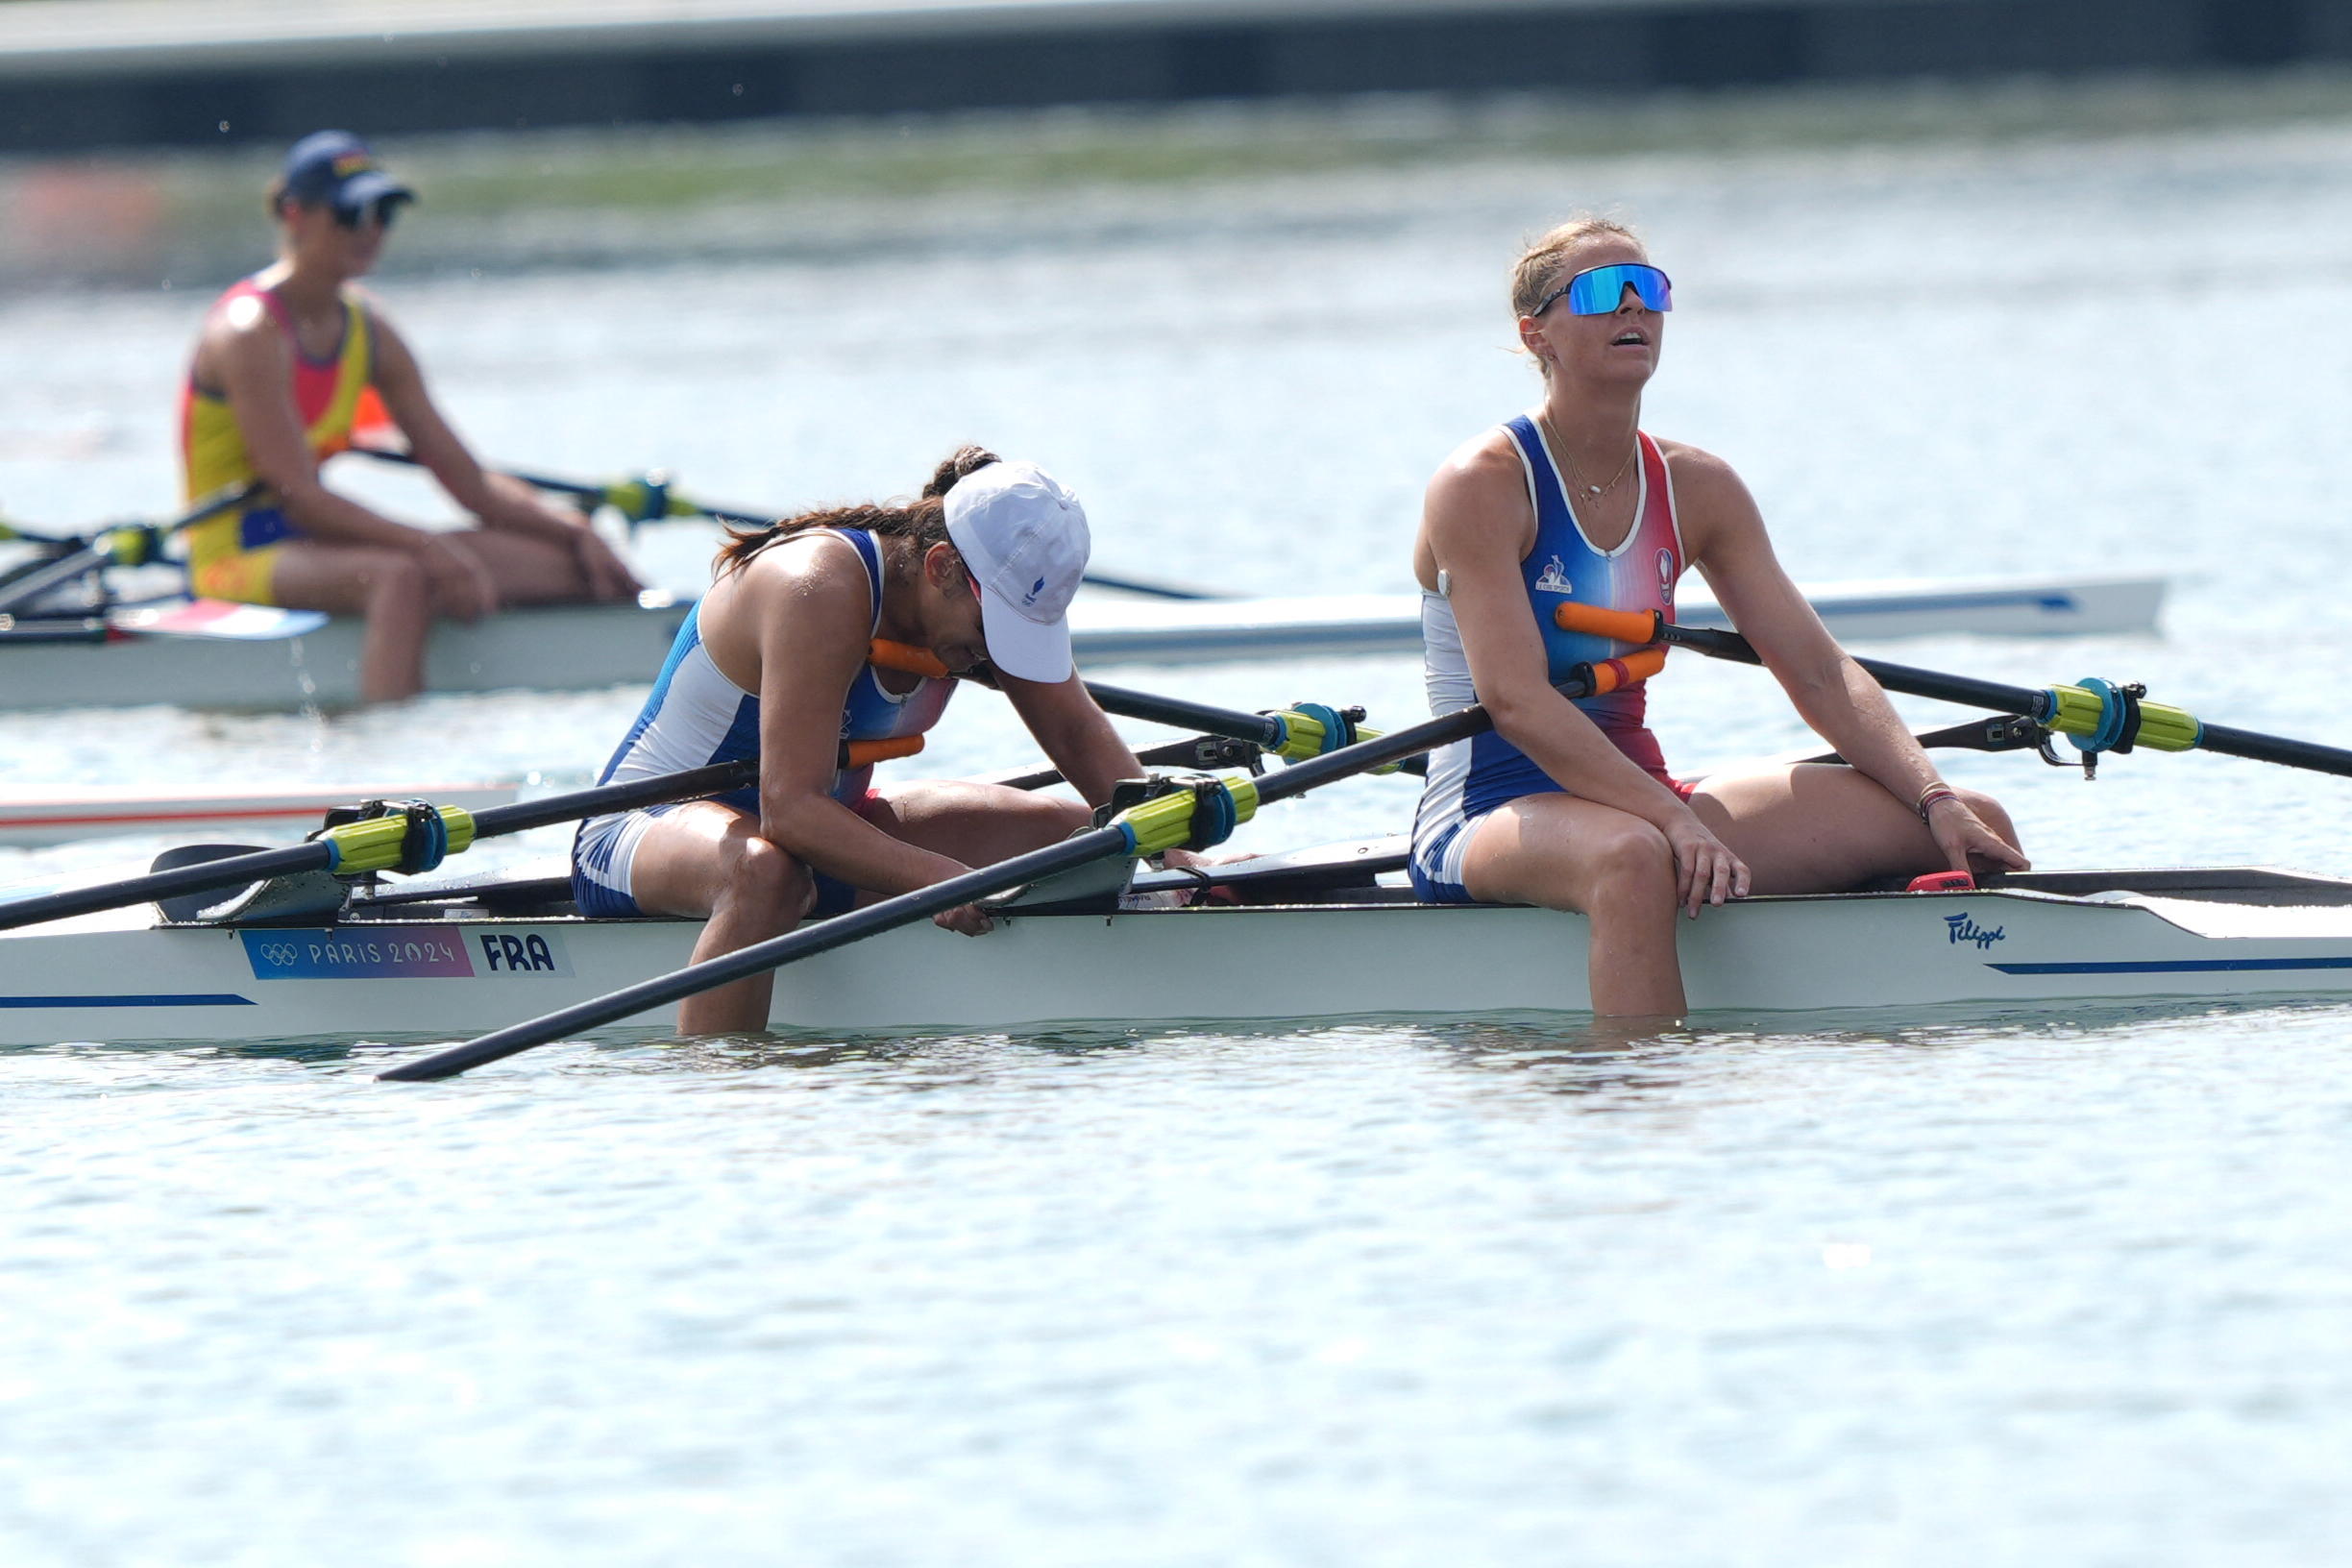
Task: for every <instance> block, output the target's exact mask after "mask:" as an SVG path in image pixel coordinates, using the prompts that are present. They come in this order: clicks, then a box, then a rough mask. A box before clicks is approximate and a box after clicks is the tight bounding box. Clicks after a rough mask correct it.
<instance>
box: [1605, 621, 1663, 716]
mask: <svg viewBox="0 0 2352 1568" xmlns="http://www.w3.org/2000/svg"><path fill="white" fill-rule="evenodd" d="M1605 613H1607V614H1612V615H1614V614H1620V613H1623V612H1620V611H1614V610H1612V611H1607V612H1605ZM1590 668H1591V670H1592V678H1593V689H1592V695H1593V696H1595V697H1599V696H1601V695H1602V694H1603V693H1605V692H1614V691H1620V690H1622V689H1624V688H1625V687H1628V686H1630V685H1632V684H1633V683H1634V682H1635V681H1637V680H1648V679H1649V678H1650V677H1651V676H1652V675H1654V674H1657V673H1658V672H1659V671H1660V670H1663V669H1665V668H1666V650H1665V649H1662V648H1645V649H1641V650H1640V651H1638V652H1634V653H1628V654H1627V655H1626V656H1625V657H1624V658H1622V659H1595V660H1594V661H1593V662H1592V664H1591V666H1590Z"/></svg>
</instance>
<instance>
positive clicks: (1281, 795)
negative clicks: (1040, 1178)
mask: <svg viewBox="0 0 2352 1568" xmlns="http://www.w3.org/2000/svg"><path fill="white" fill-rule="evenodd" d="M1664 662H1665V656H1664V655H1663V654H1658V653H1648V654H1644V653H1636V654H1633V655H1631V656H1629V657H1628V658H1625V659H1616V660H1610V661H1608V662H1607V663H1605V664H1604V665H1601V666H1598V667H1596V666H1592V665H1580V666H1578V667H1577V669H1576V670H1575V671H1574V672H1573V673H1572V674H1571V675H1570V677H1569V679H1568V680H1566V681H1565V682H1563V683H1562V684H1561V685H1560V687H1559V690H1560V691H1561V693H1562V694H1564V695H1566V696H1568V697H1586V696H1591V695H1594V694H1597V693H1600V692H1605V691H1609V690H1612V689H1614V688H1615V687H1616V686H1617V685H1619V684H1621V683H1623V682H1625V681H1629V680H1639V679H1641V678H1643V677H1645V676H1647V675H1649V674H1654V673H1656V671H1657V670H1658V669H1659V668H1660V667H1661V666H1662V665H1663V664H1664ZM1493 724H1494V720H1493V719H1492V718H1491V717H1489V716H1488V714H1487V712H1486V710H1485V709H1484V708H1483V707H1481V706H1478V705H1476V704H1473V705H1471V706H1469V707H1466V708H1463V709H1461V710H1459V711H1458V712H1456V713H1450V714H1447V715H1445V716H1444V717H1442V718H1437V719H1432V720H1429V721H1427V722H1426V723H1418V724H1413V725H1410V726H1409V727H1408V728H1405V729H1401V730H1398V731H1397V732H1396V733H1394V734H1392V735H1383V736H1380V737H1379V738H1377V739H1374V740H1369V741H1360V742H1358V743H1357V744H1356V745H1354V746H1350V747H1342V748H1341V749H1339V750H1336V751H1327V752H1325V753H1323V754H1322V755H1321V756H1316V757H1310V758H1308V759H1307V760H1306V761H1304V762H1302V763H1300V764H1299V765H1298V766H1297V767H1295V768H1289V769H1286V770H1284V771H1283V772H1279V773H1271V774H1268V775H1266V776H1264V777H1262V778H1250V777H1247V776H1235V777H1229V778H1224V779H1215V780H1208V781H1205V782H1206V784H1207V785H1208V786H1213V788H1193V789H1181V788H1180V789H1177V790H1174V791H1171V792H1170V793H1168V794H1166V795H1163V796H1157V797H1156V798H1153V799H1150V800H1146V801H1144V802H1143V803H1142V804H1141V805H1139V806H1132V807H1130V808H1129V809H1128V810H1126V811H1124V812H1121V813H1120V814H1119V815H1118V816H1117V817H1116V818H1114V819H1113V820H1112V821H1111V822H1110V823H1109V824H1108V825H1106V826H1103V827H1098V828H1094V829H1091V830H1090V831H1088V832H1084V833H1080V834H1077V835H1075V836H1073V837H1071V838H1067V839H1065V840H1063V841H1062V842H1061V843H1060V844H1056V845H1047V846H1046V847H1045V848H1042V849H1035V850H1032V851H1030V852H1029V853H1028V854H1025V855H1016V856H1014V857H1013V858H1012V859H1010V860H1004V861H998V862H997V863H996V864H994V865H992V866H983V867H981V868H979V869H978V870H970V871H967V872H965V873H964V874H963V875H962V876H953V877H949V878H948V879H947V880H946V881H944V882H935V883H933V884H932V885H931V886H930V887H927V888H918V889H917V890H916V891H914V892H913V893H902V894H898V895H897V896H896V897H894V898H885V899H883V900H882V901H881V902H879V903H874V904H869V905H867V906H866V907H865V908H864V909H857V910H852V911H850V912H849V913H848V914H846V915H837V916H835V917H834V918H833V919H829V920H821V921H819V922H817V923H816V924H815V925H812V926H807V927H804V928H802V929H800V930H797V931H791V932H787V933H786V934H784V935H783V936H780V937H773V938H771V939H770V940H768V941H766V942H760V943H752V944H751V945H750V946H748V947H745V948H741V949H739V950H737V951H735V952H732V953H727V954H724V955H723V956H721V957H719V958H713V959H705V960H704V961H703V962H701V963H699V964H690V965H688V966H687V967H686V968H682V969H679V970H677V971H676V972H674V973H672V974H666V975H660V976H657V977H655V978H654V979H651V980H647V981H643V982H641V983H639V984H637V985H634V986H626V987H624V988H623V989H621V990H619V991H616V992H608V993H607V994H605V995H602V996H599V997H596V998H594V999H593V1000H590V1001H585V1002H580V1003H577V1004H576V1005H574V1006H572V1007H567V1008H563V1009H561V1010H559V1011H557V1012H554V1013H550V1014H548V1015H547V1016H546V1017H538V1018H532V1019H530V1020H528V1021H527V1022H524V1023H518V1024H514V1025H511V1026H510V1027H508V1028H504V1029H501V1030H498V1031H497V1032H495V1033H493V1034H488V1035H484V1036H482V1037H481V1038H479V1039H478V1040H471V1041H466V1042H465V1043H464V1044H462V1045H453V1046H452V1047H450V1048H449V1049H448V1050H446V1051H441V1052H438V1053H437V1054H435V1055H432V1056H429V1057H424V1058H422V1059H420V1060H418V1061H415V1062H410V1063H406V1064H404V1065H403V1066H397V1067H393V1068H391V1069H390V1070H389V1071H386V1072H382V1073H379V1074H378V1075H377V1076H378V1077H380V1078H382V1079H384V1080H387V1081H391V1082H401V1083H414V1082H423V1081H429V1080H432V1079H437V1078H450V1077H454V1076H455V1075H456V1074H458V1073H461V1072H465V1071H468V1070H470V1069H472V1068H475V1067H478V1066H482V1065H483V1064H485V1063H489V1062H497V1061H500V1060H502V1059H503V1058H505V1057H509V1056H513V1055H515V1054H517V1053H518V1052H521V1051H527V1050H529V1049H530V1048H531V1047H532V1046H534V1045H544V1044H547V1043H548V1042H549V1041H555V1040H562V1039H565V1038H567V1037H568V1036H571V1035H575V1034H577V1033H578V1032H580V1031H582V1030H586V1029H596V1028H600V1027H602V1026H603V1025H605V1024H608V1023H612V1022H614V1021H616V1020H617V1019H621V1018H625V1017H630V1016H631V1015H633V1014H637V1013H643V1012H646V1011H647V1010H649V1009H650V1008H656V1007H663V1006H667V1005H668V1004H670V1003H672V1002H676V1001H681V1000H683V999H684V998H686V997H688V996H692V995H696V994H697V993H698V992H705V991H709V990H711V989H712V988H714V987H717V986H723V985H728V984H730V983H732V982H734V981H737V980H744V979H748V978H749V977H750V976H752V975H755V974H763V973H766V972H768V971H769V970H772V969H778V968H783V967H784V966H785V965H787V964H792V963H796V962H797V961H798V960H800V959H804V958H812V957H815V956H816V955H817V954H819V953H824V952H830V951H832V950H833V949H834V948H836V947H843V946H846V945H848V944H849V943H853V942H858V941H861V940H863V939H865V938H867V937H873V936H879V935H881V934H882V933H883V932H885V931H893V930H895V929H897V928H898V927H900V926H902V925H912V924H914V923H915V922H916V921H918V920H923V919H930V918H931V917H932V916H934V915H937V914H939V913H940V912H941V911H943V910H949V909H954V908H955V907H957V906H958V905H960V904H968V903H973V902H976V901H978V900H980V899H982V898H988V897H992V896H993V895H995V894H1000V893H1005V892H1008V891H1010V890H1011V889H1014V888H1017V887H1019V886H1021V885H1023V884H1024V883H1029V882H1036V881H1041V880H1042V879H1043V878H1045V877H1048V876H1058V875H1060V874H1061V873H1062V872H1064V871H1070V870H1077V869H1078V868H1079V867H1081V866H1089V865H1092V864H1093V863H1095V862H1096V861H1104V860H1110V859H1112V858H1114V857H1120V856H1123V857H1126V858H1129V859H1135V858H1138V857H1140V856H1143V855H1152V854H1158V853H1159V852H1161V851H1162V850H1164V849H1173V848H1176V847H1178V846H1179V845H1188V844H1189V845H1196V846H1199V847H1207V846H1208V845H1212V844H1215V843H1218V842H1221V841H1222V840H1223V838H1224V837H1225V835H1226V833H1227V832H1229V831H1230V830H1231V829H1232V827H1233V826H1234V824H1236V823H1237V822H1243V821H1248V820H1249V819H1250V818H1251V817H1253V816H1255V815H1256V814H1257V810H1258V807H1260V806H1262V805H1266V804H1270V803H1271V802H1273V801H1276V800H1282V799H1286V798H1288V797H1289V796H1294V795H1304V794H1305V793H1307V792H1308V791H1309V790H1311V789H1315V788H1317V787H1319V786H1321V785H1324V784H1328V783H1330V782H1332V781H1333V780H1335V779H1340V778H1346V777H1349V776H1351V775H1354V774H1357V773H1361V772H1369V771H1371V770H1372V769H1375V768H1380V767H1384V766H1386V765H1388V764H1390V763H1394V762H1397V761H1400V760H1402V759H1403V758H1406V757H1409V756H1414V755H1416V754H1418V753H1420V752H1423V751H1427V750H1429V749H1431V748H1432V747H1439V746H1445V745H1448V744H1450V743H1452V742H1454V741H1458V740H1464V739H1467V738H1468V737H1470V736H1472V735H1477V734H1480V733H1482V732H1483V731H1485V730H1487V729H1490V728H1492V727H1493ZM1204 817H1206V818H1208V819H1209V821H1208V822H1206V823H1204V821H1203V819H1204Z"/></svg>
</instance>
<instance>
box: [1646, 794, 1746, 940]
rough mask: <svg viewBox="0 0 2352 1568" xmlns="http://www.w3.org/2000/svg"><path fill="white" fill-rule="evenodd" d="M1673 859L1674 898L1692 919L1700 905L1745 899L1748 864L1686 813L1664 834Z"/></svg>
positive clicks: (1700, 822)
mask: <svg viewBox="0 0 2352 1568" xmlns="http://www.w3.org/2000/svg"><path fill="white" fill-rule="evenodd" d="M1666 845H1667V847H1669V848H1671V849H1672V850H1673V851H1674V857H1675V898H1676V901H1677V902H1678V903H1679V904H1681V906H1682V911H1683V913H1684V914H1686V915H1688V916H1689V917H1690V918H1691V919H1694V920H1695V919H1698V918H1699V906H1700V905H1702V904H1721V903H1723V902H1725V901H1726V900H1727V899H1732V898H1745V897H1747V896H1748V863H1747V862H1746V861H1743V860H1742V859H1740V858H1739V856H1737V855H1735V854H1733V853H1732V852H1731V851H1730V849H1729V848H1727V846H1726V845H1725V844H1724V842H1723V840H1721V839H1719V838H1717V837H1716V836H1715V835H1714V834H1712V833H1710V832H1708V831H1707V829H1706V824H1704V823H1703V822H1702V821H1699V819H1698V818H1696V817H1694V816H1692V815H1691V814H1690V813H1689V812H1688V811H1685V812H1683V813H1682V815H1681V818H1680V820H1679V821H1677V822H1676V823H1675V825H1674V826H1672V827H1670V828H1668V829H1667V830H1666Z"/></svg>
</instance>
